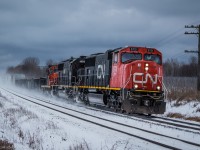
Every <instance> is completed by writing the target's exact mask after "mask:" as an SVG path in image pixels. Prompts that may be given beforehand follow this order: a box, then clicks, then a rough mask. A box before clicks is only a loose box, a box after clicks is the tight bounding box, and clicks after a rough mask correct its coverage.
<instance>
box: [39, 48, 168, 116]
mask: <svg viewBox="0 0 200 150" xmlns="http://www.w3.org/2000/svg"><path fill="white" fill-rule="evenodd" d="M47 72H48V73H47V84H45V85H42V86H41V87H42V89H43V90H49V91H51V92H52V93H53V94H55V95H56V94H58V91H59V90H64V91H65V93H66V95H67V96H68V97H70V98H73V99H75V100H80V101H83V102H85V103H91V102H94V97H95V100H97V99H99V101H98V103H102V104H104V105H106V106H107V107H112V108H114V109H115V110H119V111H122V112H123V111H125V112H127V113H143V114H149V115H150V114H163V113H164V112H165V108H166V103H165V102H164V92H163V67H162V54H161V52H159V51H158V50H156V49H155V48H146V47H133V46H129V47H123V48H117V49H113V50H107V51H106V52H105V53H97V54H92V55H90V56H80V57H79V58H70V59H68V60H66V61H63V62H61V63H58V64H55V65H51V66H49V68H48V71H47ZM95 102H97V101H95Z"/></svg>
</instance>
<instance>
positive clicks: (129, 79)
mask: <svg viewBox="0 0 200 150" xmlns="http://www.w3.org/2000/svg"><path fill="white" fill-rule="evenodd" d="M132 69H133V68H132V66H131V70H130V76H129V78H128V80H127V81H126V83H125V85H124V86H123V88H122V89H123V90H122V94H123V95H122V96H123V100H124V89H125V87H126V86H127V84H128V83H129V82H130V79H131V76H132V75H133V74H132Z"/></svg>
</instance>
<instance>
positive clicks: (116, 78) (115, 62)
mask: <svg viewBox="0 0 200 150" xmlns="http://www.w3.org/2000/svg"><path fill="white" fill-rule="evenodd" d="M119 65H120V62H119V52H114V53H113V58H112V72H111V79H110V87H120V81H121V79H120V75H119V74H118V72H119V67H120V66H119Z"/></svg>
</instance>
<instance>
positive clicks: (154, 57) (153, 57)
mask: <svg viewBox="0 0 200 150" xmlns="http://www.w3.org/2000/svg"><path fill="white" fill-rule="evenodd" d="M144 60H147V61H154V62H156V63H157V64H159V65H161V57H160V55H155V54H145V55H144Z"/></svg>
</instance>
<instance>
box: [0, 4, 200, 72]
mask: <svg viewBox="0 0 200 150" xmlns="http://www.w3.org/2000/svg"><path fill="white" fill-rule="evenodd" d="M192 24H194V25H198V24H200V0H148V1H147V0H73V1H72V0H71V1H69V0H0V70H3V69H6V68H7V67H8V66H16V65H18V64H19V63H20V62H22V60H23V59H24V58H26V57H30V56H31V57H38V58H39V59H40V64H41V65H44V64H45V62H46V61H47V60H48V59H53V60H55V61H61V60H64V59H67V58H69V57H71V56H74V57H77V56H79V55H89V54H92V53H96V52H104V51H106V50H107V49H112V48H117V47H123V46H128V45H133V46H146V47H155V48H157V49H159V50H161V51H162V52H163V56H164V59H165V60H166V59H167V58H182V60H184V59H183V58H185V57H186V58H187V57H188V56H191V54H184V50H185V49H193V50H197V44H198V43H197V42H198V38H197V36H195V35H184V32H185V31H195V30H191V29H185V28H184V26H185V25H192ZM193 55H194V56H195V54H193Z"/></svg>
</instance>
